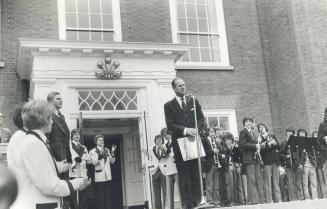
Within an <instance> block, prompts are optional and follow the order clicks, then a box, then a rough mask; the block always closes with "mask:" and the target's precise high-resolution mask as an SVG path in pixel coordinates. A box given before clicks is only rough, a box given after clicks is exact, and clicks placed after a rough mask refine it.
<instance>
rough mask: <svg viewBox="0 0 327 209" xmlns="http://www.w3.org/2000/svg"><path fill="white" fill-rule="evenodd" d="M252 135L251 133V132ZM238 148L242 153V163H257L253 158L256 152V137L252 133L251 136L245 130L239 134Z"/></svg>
mask: <svg viewBox="0 0 327 209" xmlns="http://www.w3.org/2000/svg"><path fill="white" fill-rule="evenodd" d="M252 133H253V132H252ZM239 139H240V141H239V147H240V150H241V152H242V163H243V164H249V163H257V161H256V159H255V158H254V154H255V152H256V144H257V143H258V140H257V136H256V135H255V134H254V133H253V136H252V135H251V134H250V133H249V131H248V130H246V129H245V128H244V129H243V130H242V131H241V132H240V136H239Z"/></svg>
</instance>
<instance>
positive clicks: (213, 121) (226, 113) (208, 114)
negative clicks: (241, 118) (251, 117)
mask: <svg viewBox="0 0 327 209" xmlns="http://www.w3.org/2000/svg"><path fill="white" fill-rule="evenodd" d="M203 113H204V117H205V122H206V125H207V126H208V127H212V128H214V127H220V128H221V129H222V130H223V131H229V132H231V133H232V134H233V135H234V136H238V132H237V123H236V116H235V110H203Z"/></svg>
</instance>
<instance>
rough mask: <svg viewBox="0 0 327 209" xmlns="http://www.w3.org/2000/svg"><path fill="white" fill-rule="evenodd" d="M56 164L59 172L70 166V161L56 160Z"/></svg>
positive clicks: (66, 169) (63, 171)
mask: <svg viewBox="0 0 327 209" xmlns="http://www.w3.org/2000/svg"><path fill="white" fill-rule="evenodd" d="M56 164H57V168H58V172H59V173H65V172H66V171H68V170H69V168H70V163H68V162H67V159H65V160H63V161H60V162H56Z"/></svg>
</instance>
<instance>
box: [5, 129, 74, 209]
mask: <svg viewBox="0 0 327 209" xmlns="http://www.w3.org/2000/svg"><path fill="white" fill-rule="evenodd" d="M34 131H35V132H36V133H38V134H39V135H40V137H41V138H42V140H43V141H44V142H46V139H47V138H46V136H45V135H44V134H43V133H42V132H41V131H39V130H34ZM8 166H9V169H10V170H11V171H13V173H14V175H15V176H16V178H17V181H18V190H19V193H18V196H17V199H16V201H15V202H14V204H13V205H12V206H11V209H35V208H36V204H37V203H55V202H56V203H58V206H59V202H60V197H64V196H68V195H69V194H70V191H69V187H68V184H67V182H66V181H64V180H60V179H59V178H58V176H57V173H56V168H55V164H54V161H53V159H52V156H51V155H50V152H49V150H48V149H47V147H46V145H45V144H44V143H43V142H42V141H40V140H39V139H38V138H37V137H35V136H34V135H30V134H29V135H26V134H25V133H24V132H22V131H17V132H16V133H15V134H14V135H13V137H12V138H11V140H10V142H9V145H8Z"/></svg>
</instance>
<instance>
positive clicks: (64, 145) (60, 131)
mask: <svg viewBox="0 0 327 209" xmlns="http://www.w3.org/2000/svg"><path fill="white" fill-rule="evenodd" d="M52 120H53V123H52V128H51V132H50V133H49V135H48V139H49V145H50V148H51V151H52V154H53V156H54V158H55V160H56V161H58V162H60V161H62V160H65V159H67V161H70V162H71V153H70V147H69V141H70V139H69V135H70V133H69V129H68V126H67V124H66V121H65V117H64V116H63V115H61V116H57V115H55V114H54V115H53V116H52ZM69 155H70V156H69ZM68 158H70V159H68Z"/></svg>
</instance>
